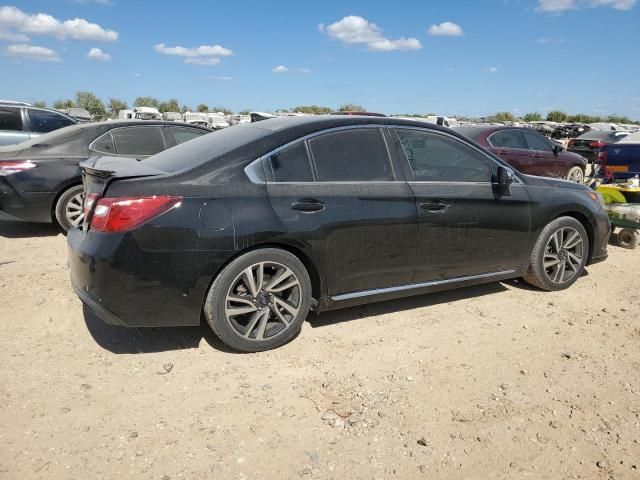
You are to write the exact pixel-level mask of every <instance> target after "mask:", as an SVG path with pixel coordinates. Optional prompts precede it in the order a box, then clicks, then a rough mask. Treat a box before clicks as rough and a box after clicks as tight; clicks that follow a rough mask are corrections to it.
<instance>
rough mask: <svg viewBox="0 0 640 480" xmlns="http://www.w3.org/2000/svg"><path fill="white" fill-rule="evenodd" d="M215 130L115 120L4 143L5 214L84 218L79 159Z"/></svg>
mask: <svg viewBox="0 0 640 480" xmlns="http://www.w3.org/2000/svg"><path fill="white" fill-rule="evenodd" d="M207 133H210V130H208V129H204V128H200V127H195V126H193V125H187V124H178V123H175V122H159V121H157V122H154V121H149V122H140V121H125V122H123V121H114V122H100V123H86V124H81V125H72V126H69V127H65V128H62V129H60V130H56V131H54V132H51V133H48V134H46V135H42V136H40V137H37V138H35V139H33V140H30V141H28V142H24V143H19V144H17V145H11V146H7V147H1V148H0V219H2V220H21V221H28V222H46V223H51V222H57V223H58V224H59V225H60V226H61V227H62V228H63V229H64V230H69V228H71V227H72V226H77V225H80V223H82V217H83V212H82V177H81V173H80V167H79V166H78V164H79V163H80V162H81V161H83V160H87V159H88V158H89V157H90V156H96V155H116V156H122V157H130V158H134V159H144V158H147V157H149V156H150V155H153V154H156V153H158V152H161V151H163V150H166V149H168V148H171V147H173V146H175V145H178V144H180V143H183V142H185V141H187V140H191V139H193V138H196V137H199V136H202V135H205V134H207Z"/></svg>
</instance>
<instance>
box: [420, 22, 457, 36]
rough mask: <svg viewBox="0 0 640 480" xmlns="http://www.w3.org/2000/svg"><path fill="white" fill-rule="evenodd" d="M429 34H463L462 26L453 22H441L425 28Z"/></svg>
mask: <svg viewBox="0 0 640 480" xmlns="http://www.w3.org/2000/svg"><path fill="white" fill-rule="evenodd" d="M427 33H428V34H429V35H442V36H448V37H459V36H461V35H464V32H463V31H462V27H460V25H458V24H456V23H453V22H442V23H441V24H440V25H431V26H430V27H429V29H428V30H427Z"/></svg>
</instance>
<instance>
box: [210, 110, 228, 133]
mask: <svg viewBox="0 0 640 480" xmlns="http://www.w3.org/2000/svg"><path fill="white" fill-rule="evenodd" d="M205 115H206V116H207V118H208V119H209V127H210V128H211V129H212V130H220V129H222V128H227V127H229V126H230V124H229V122H227V119H226V118H224V115H221V114H217V113H206V114H205Z"/></svg>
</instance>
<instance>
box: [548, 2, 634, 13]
mask: <svg viewBox="0 0 640 480" xmlns="http://www.w3.org/2000/svg"><path fill="white" fill-rule="evenodd" d="M636 3H637V0H538V6H537V7H536V10H538V11H540V12H555V13H558V12H564V11H567V10H576V9H579V8H596V7H611V8H613V9H615V10H631V9H632V8H633V7H634V6H635V4H636Z"/></svg>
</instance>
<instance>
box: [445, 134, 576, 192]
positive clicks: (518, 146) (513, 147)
mask: <svg viewBox="0 0 640 480" xmlns="http://www.w3.org/2000/svg"><path fill="white" fill-rule="evenodd" d="M455 130H456V131H457V132H459V133H461V134H463V135H464V136H466V137H468V138H470V139H471V140H473V141H475V142H476V143H478V144H480V145H482V146H483V147H485V148H487V149H488V150H490V151H491V152H493V153H495V154H496V155H498V156H499V157H500V158H502V159H503V160H505V161H506V162H508V163H509V164H510V165H511V166H513V167H514V168H516V169H517V170H518V171H520V172H522V173H526V174H528V175H538V176H542V177H555V178H564V179H567V180H571V181H572V182H577V183H582V182H583V181H584V174H585V169H586V166H587V161H586V160H585V159H584V158H583V157H581V156H580V155H577V154H575V153H571V152H565V151H563V150H562V147H561V146H559V145H558V144H557V143H552V142H551V141H550V140H549V139H548V138H547V137H545V136H544V135H542V134H541V133H539V132H537V131H535V130H532V129H530V128H518V127H495V126H493V127H460V128H456V129H455Z"/></svg>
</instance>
